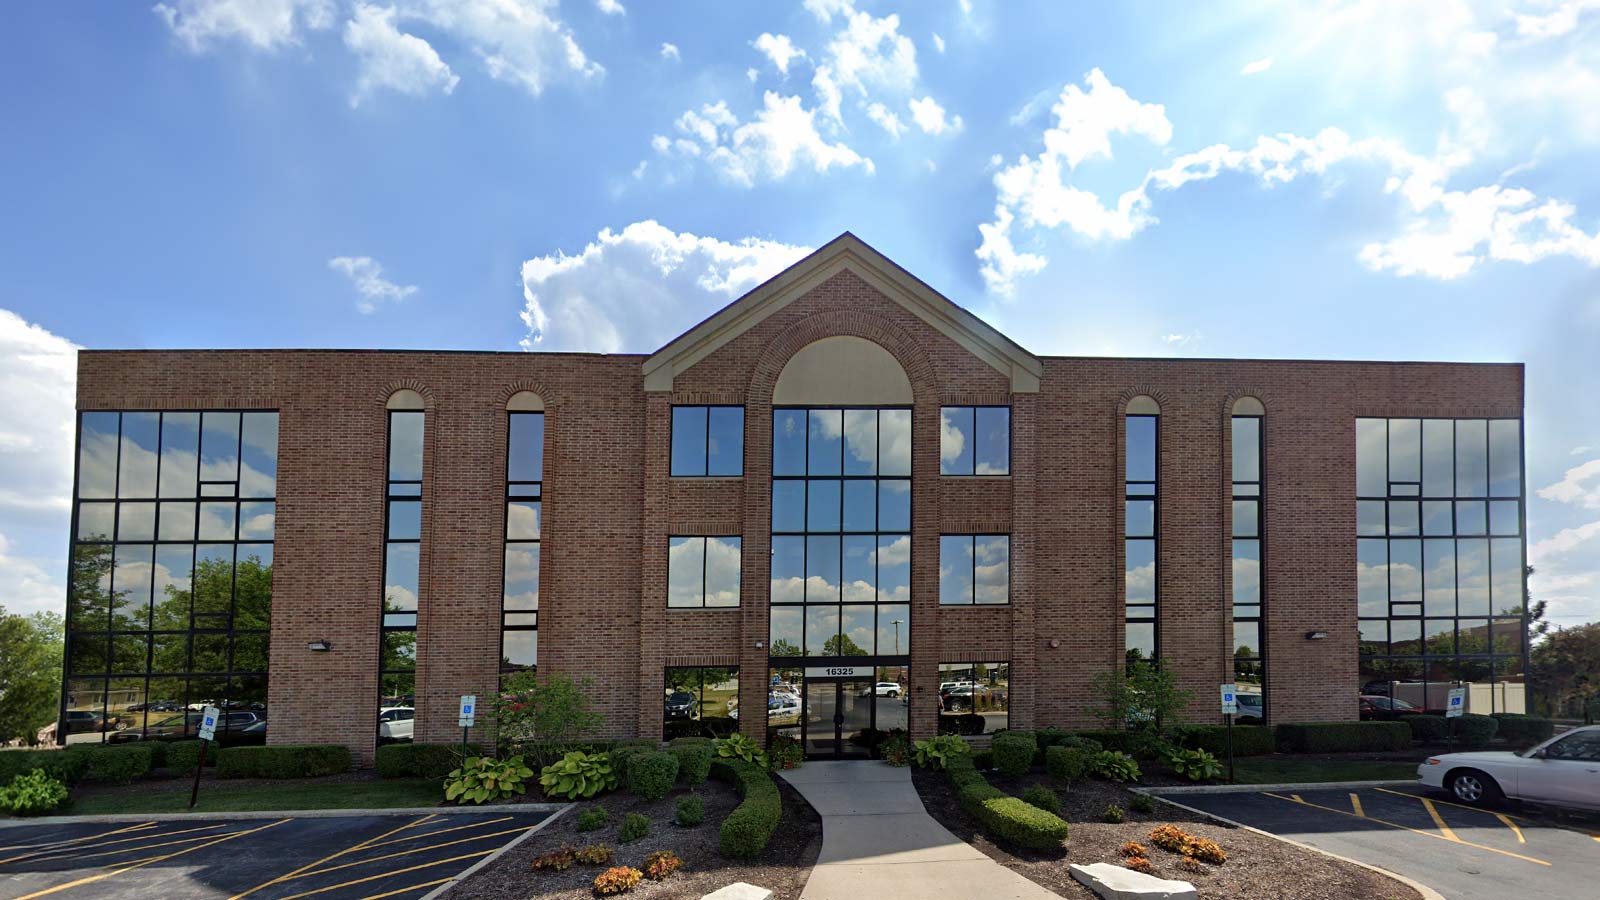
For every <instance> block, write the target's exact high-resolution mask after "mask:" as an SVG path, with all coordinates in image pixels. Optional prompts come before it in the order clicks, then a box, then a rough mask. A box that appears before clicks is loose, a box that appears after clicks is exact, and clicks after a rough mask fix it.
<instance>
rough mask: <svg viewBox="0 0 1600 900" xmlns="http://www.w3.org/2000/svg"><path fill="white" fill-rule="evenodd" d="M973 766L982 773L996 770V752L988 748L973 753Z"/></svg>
mask: <svg viewBox="0 0 1600 900" xmlns="http://www.w3.org/2000/svg"><path fill="white" fill-rule="evenodd" d="M972 764H973V766H975V767H977V769H978V771H980V772H987V771H989V770H990V769H993V768H994V751H993V750H991V749H989V748H988V747H985V748H983V749H982V750H974V751H972Z"/></svg>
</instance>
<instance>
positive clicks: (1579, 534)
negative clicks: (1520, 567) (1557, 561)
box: [1528, 521, 1600, 566]
mask: <svg viewBox="0 0 1600 900" xmlns="http://www.w3.org/2000/svg"><path fill="white" fill-rule="evenodd" d="M1596 537H1600V521H1597V522H1589V523H1588V524H1585V525H1579V526H1577V527H1576V528H1563V529H1561V530H1560V531H1558V532H1556V533H1555V534H1554V535H1553V536H1551V537H1547V538H1545V539H1544V540H1542V541H1539V542H1537V543H1535V544H1534V545H1533V546H1531V547H1529V548H1528V562H1529V564H1531V565H1533V566H1539V565H1540V564H1542V563H1544V562H1545V561H1546V560H1548V559H1549V558H1551V557H1556V556H1563V555H1565V554H1567V553H1570V552H1572V551H1573V550H1574V549H1576V548H1577V547H1579V546H1580V545H1582V544H1583V543H1584V542H1586V541H1588V540H1590V539H1591V538H1596Z"/></svg>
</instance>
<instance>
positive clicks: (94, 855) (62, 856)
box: [34, 826, 221, 862]
mask: <svg viewBox="0 0 1600 900" xmlns="http://www.w3.org/2000/svg"><path fill="white" fill-rule="evenodd" d="M218 827H221V826H218ZM152 836H153V837H157V836H159V835H152ZM214 837H218V835H215V834H202V835H200V836H199V837H187V838H179V839H178V840H175V841H162V842H161V843H159V844H140V845H139V846H137V847H120V848H118V849H116V850H100V852H99V853H62V854H58V855H51V856H45V857H40V859H38V860H34V862H40V861H50V862H54V861H55V860H58V859H99V858H100V857H102V856H116V855H117V854H119V853H138V852H140V851H141V850H154V849H155V848H157V847H176V846H177V845H179V844H193V843H195V842H196V841H209V840H211V839H212V838H214ZM89 849H91V850H98V849H99V848H97V847H91V848H89Z"/></svg>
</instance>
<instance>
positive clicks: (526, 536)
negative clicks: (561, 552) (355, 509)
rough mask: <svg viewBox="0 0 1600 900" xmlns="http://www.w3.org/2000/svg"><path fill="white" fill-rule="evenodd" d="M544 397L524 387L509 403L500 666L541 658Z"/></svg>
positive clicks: (528, 667)
mask: <svg viewBox="0 0 1600 900" xmlns="http://www.w3.org/2000/svg"><path fill="white" fill-rule="evenodd" d="M543 497H544V400H543V399H541V398H540V397H539V395H538V394H535V393H533V392H532V391H521V392H519V393H517V394H515V395H513V396H512V398H511V400H510V401H509V402H508V403H507V404H506V535H505V569H504V582H503V586H502V590H501V594H500V596H501V600H500V671H501V673H502V674H504V673H509V672H519V671H533V670H534V669H536V668H537V667H538V664H539V536H540V531H541V528H540V526H541V523H542V521H543V518H544V509H543V507H542V505H541V504H542V502H543Z"/></svg>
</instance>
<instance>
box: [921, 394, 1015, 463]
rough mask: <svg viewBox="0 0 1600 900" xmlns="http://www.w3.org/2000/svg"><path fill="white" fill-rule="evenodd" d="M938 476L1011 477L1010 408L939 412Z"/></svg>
mask: <svg viewBox="0 0 1600 900" xmlns="http://www.w3.org/2000/svg"><path fill="white" fill-rule="evenodd" d="M939 474H940V475H1010V474H1011V408H1010V407H1009V406H946V407H944V408H943V409H941V410H939Z"/></svg>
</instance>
